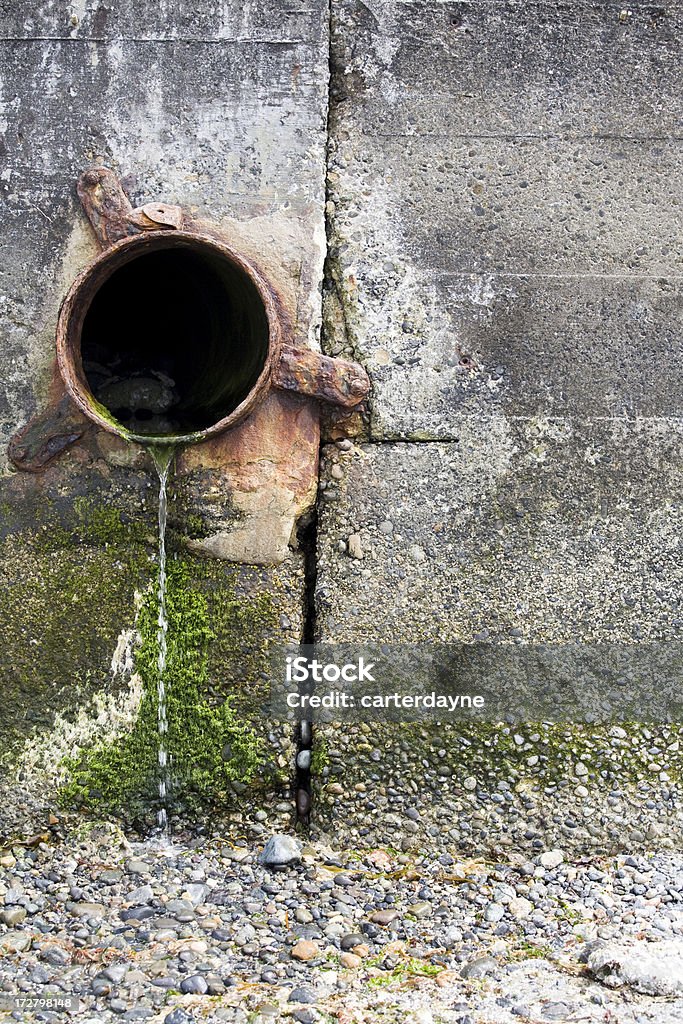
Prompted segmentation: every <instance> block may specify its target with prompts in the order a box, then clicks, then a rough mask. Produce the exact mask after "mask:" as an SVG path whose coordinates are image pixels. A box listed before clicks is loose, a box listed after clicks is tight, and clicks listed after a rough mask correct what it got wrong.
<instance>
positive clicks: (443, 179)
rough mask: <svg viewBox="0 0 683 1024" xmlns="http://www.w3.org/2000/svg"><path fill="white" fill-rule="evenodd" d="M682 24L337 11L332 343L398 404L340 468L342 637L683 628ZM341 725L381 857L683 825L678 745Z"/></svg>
mask: <svg viewBox="0 0 683 1024" xmlns="http://www.w3.org/2000/svg"><path fill="white" fill-rule="evenodd" d="M680 28H681V6H680V5H679V4H676V3H674V4H668V5H666V9H665V8H664V7H659V6H654V5H652V4H634V5H630V7H629V9H628V10H626V9H625V5H621V4H617V3H612V2H607V3H602V2H601V3H592V2H589V3H562V4H553V3H545V2H531V3H527V2H524V3H522V2H516V0H511V2H508V3H500V2H497V0H481V2H473V3H448V4H443V3H393V2H386V3H369V4H362V3H357V2H355V0H339V2H338V3H335V4H334V5H333V40H332V53H333V71H334V74H333V82H332V97H333V106H332V115H331V125H332V129H331V134H332V146H331V154H330V160H329V167H328V189H329V200H330V202H331V204H333V205H332V206H329V205H328V209H331V210H333V212H332V214H331V223H332V231H331V240H330V250H329V268H330V269H329V275H328V276H329V290H328V294H327V311H328V316H327V327H328V330H327V337H326V344H327V345H328V346H330V350H332V351H338V350H339V351H342V350H347V351H352V352H353V353H355V355H356V356H357V357H360V358H362V360H363V361H364V362H365V364H366V366H367V367H368V369H369V370H370V372H371V374H372V379H373V385H374V394H373V400H372V413H371V425H370V430H369V435H368V437H367V440H366V442H365V443H361V444H358V445H357V446H356V448H355V450H354V451H351V452H343V451H340V450H339V448H338V447H336V446H330V447H329V448H328V450H327V454H326V460H325V466H324V470H323V488H324V489H323V490H322V492H321V516H320V532H319V566H318V589H317V607H318V629H319V634H320V637H321V638H324V639H326V640H329V641H334V640H345V641H353V640H356V641H359V640H385V641H386V640H405V641H438V640H443V641H447V642H450V643H455V644H463V645H467V644H472V643H473V642H475V641H485V642H488V643H492V644H496V645H505V647H501V657H503V656H506V657H507V656H509V652H510V645H516V646H517V647H519V648H521V650H520V653H519V657H523V653H524V649H529V650H531V649H532V647H533V645H536V644H540V643H545V644H548V643H551V644H552V643H558V644H571V643H574V644H580V645H586V650H587V651H591V650H592V651H593V652H594V653H595V652H599V650H600V648H599V647H598V646H596V645H599V644H605V643H615V642H616V643H623V644H638V643H647V642H652V641H661V642H677V641H678V640H679V638H680V636H681V628H682V626H683V620H682V619H681V615H680V593H681V559H680V537H681V504H680V494H681V482H682V479H681V471H682V468H683V467H682V464H681V454H680V440H679V439H680V431H681V421H680V413H681V405H680V401H681V399H680V396H681V387H680V372H681V371H680V364H681V360H680V354H681V342H682V340H683V339H682V336H681V310H682V308H683V302H682V293H681V239H680V230H679V225H680V194H679V193H680V191H681V190H680V179H681V169H682V162H681V156H682V153H681V141H680V123H681V115H682V108H681V97H680V90H679V89H678V87H677V75H678V71H677V68H678V65H679V59H680ZM418 442H419V443H418ZM350 535H356V537H355V538H354V541H353V550H352V551H351V552H350V551H349V547H348V538H349V536H350ZM359 544H360V549H361V552H362V557H361V558H357V557H351V556H352V555H353V554H355V553H357V551H358V545H359ZM525 645H526V646H525ZM323 735H324V737H325V742H326V743H327V745H328V748H329V765H328V768H327V772H328V775H327V778H326V780H325V783H326V784H325V785H321V787H320V790H319V800H320V802H321V803H322V804H323V805H324V804H325V803H327V805H328V815H329V819H328V820H329V821H330V823H331V826H332V827H333V828H339V827H341V828H345V827H347V826H348V823H349V822H352V826H351V827H352V828H353V829H354V831H355V836H356V838H357V837H359V836H360V837H364V841H369V842H372V841H378V838H379V837H380V836H381V834H382V833H384V834H385V835H386V833H387V831H390V832H391V833H392V834H394V835H395V836H396V843H397V844H398V843H399V842H405V843H406V845H407V846H410V845H411V844H414V843H415V842H416V841H418V839H419V837H420V835H424V834H425V832H429V830H430V829H432V830H433V829H434V828H435V827H436V829H437V831H438V830H439V829H441V830H445V832H446V834H448V833H449V832H450V837H451V839H452V840H453V841H454V842H457V843H460V844H465V845H469V846H470V847H471V848H473V849H475V850H481V849H483V848H486V847H487V846H488V847H490V846H492V845H493V846H497V845H500V844H503V845H505V844H511V843H512V844H514V845H515V846H524V845H527V846H528V845H531V844H533V843H534V842H535V843H537V844H538V843H544V842H552V841H553V840H555V841H557V842H560V843H562V844H564V845H572V844H573V845H574V846H578V847H584V848H585V847H587V846H592V845H594V844H602V845H607V846H609V845H615V844H616V845H619V844H620V843H623V842H625V841H628V842H635V843H642V842H645V843H647V842H652V841H662V835H664V834H668V835H672V834H674V832H675V829H676V828H677V827H678V825H677V824H674V821H677V820H678V819H677V818H676V817H675V816H676V814H677V813H678V812H677V808H678V806H679V797H678V795H677V792H678V791H677V790H676V787H675V786H672V780H674V779H676V780H677V779H678V777H679V772H680V761H679V755H678V745H677V744H678V740H677V732H676V730H667V729H664V730H663V731H658V730H656V729H655V730H651V731H648V730H646V731H645V733H644V734H643V733H641V732H640V730H639V729H637V728H636V729H634V730H632V731H631V732H630V733H629V735H628V736H627V735H626V734H625V733H624V734H623V735H622V730H621V729H619V728H617V730H616V731H610V730H609V729H594V730H587V729H581V728H574V729H567V728H561V727H557V728H556V729H554V730H553V729H545V728H540V729H539V728H536V727H535V726H530V727H522V726H517V727H512V728H500V729H494V730H490V731H489V730H487V729H483V730H481V731H480V732H478V731H477V730H476V729H474V730H473V729H471V728H468V727H465V728H464V729H463V728H461V729H457V728H453V727H448V726H443V727H428V728H418V727H417V726H413V727H408V726H405V727H403V728H398V727H390V728H387V729H380V728H378V726H377V723H373V724H372V726H370V725H368V726H366V727H365V728H364V729H363V728H358V727H354V728H352V729H350V730H349V729H336V730H335V729H327V730H326V729H321V730H319V735H318V739H319V740H320V741H322V737H323ZM515 736H516V738H515ZM577 764H578V766H579V767H578V769H577ZM465 782H466V783H467V785H464V783H465ZM639 786H641V789H640V790H638V787H639ZM648 800H649V803H648V802H647V801H648ZM648 830H649V831H648Z"/></svg>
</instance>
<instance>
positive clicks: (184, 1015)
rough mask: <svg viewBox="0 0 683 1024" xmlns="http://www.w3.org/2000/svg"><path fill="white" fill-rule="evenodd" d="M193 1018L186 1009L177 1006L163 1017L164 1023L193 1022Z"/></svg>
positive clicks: (186, 1023)
mask: <svg viewBox="0 0 683 1024" xmlns="http://www.w3.org/2000/svg"><path fill="white" fill-rule="evenodd" d="M194 1020H195V1018H194V1017H193V1016H192V1014H191V1013H188V1012H187V1010H182V1009H181V1008H180V1007H179V1006H177V1007H176V1008H175V1010H171V1012H170V1013H167V1014H166V1016H165V1017H164V1024H193V1021H194Z"/></svg>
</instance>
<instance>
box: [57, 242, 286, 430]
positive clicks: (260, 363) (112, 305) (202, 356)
mask: <svg viewBox="0 0 683 1024" xmlns="http://www.w3.org/2000/svg"><path fill="white" fill-rule="evenodd" d="M133 249H134V247H133ZM150 250H151V251H150ZM86 295H87V296H88V297H87V298H86V300H85V302H84V307H83V308H84V312H83V313H82V315H81V316H77V317H76V318H75V324H74V329H73V330H70V331H69V334H70V335H71V338H70V345H69V349H70V351H71V353H72V356H73V357H75V360H74V361H75V370H76V374H75V375H76V378H77V380H78V382H79V383H80V385H81V386H82V385H83V384H85V385H86V388H85V389H84V390H85V391H86V395H85V398H86V401H87V400H88V399H89V397H90V396H88V395H87V391H89V392H90V394H91V396H92V397H93V398H94V399H95V401H96V402H97V403H99V405H100V406H102V407H104V409H105V410H106V412H107V414H108V416H109V417H111V418H112V419H113V420H114V421H115V422H114V424H113V425H114V427H116V426H118V425H120V426H122V427H123V428H124V429H125V431H126V432H128V433H129V434H132V435H134V436H135V435H141V436H143V437H149V436H157V437H158V436H162V437H181V436H188V435H190V434H196V433H198V432H203V431H206V430H207V429H209V428H211V427H213V426H215V425H216V424H219V423H221V421H224V420H225V419H226V418H228V417H230V416H231V414H232V413H234V412H235V410H236V409H237V408H238V407H239V406H240V405H241V403H243V402H244V401H245V399H246V398H247V397H248V396H249V395H250V393H251V392H252V391H253V390H254V388H255V387H256V385H257V384H259V382H260V381H261V380H262V377H263V373H264V370H265V368H266V366H267V363H268V358H269V351H270V329H269V320H268V314H267V311H266V308H265V305H264V300H263V297H262V295H261V293H260V291H259V289H258V287H257V285H256V283H255V281H254V280H252V278H251V277H250V275H249V273H248V272H247V271H246V270H245V269H244V268H243V267H242V266H240V265H238V264H237V263H236V262H234V261H233V260H231V259H230V258H229V257H228V255H227V254H226V253H225V252H224V251H222V250H221V249H220V248H219V247H217V246H215V245H214V244H213V243H211V242H208V241H201V240H191V241H182V240H179V239H178V236H177V235H176V236H170V237H168V236H166V237H159V238H158V239H157V240H156V242H155V243H154V246H153V247H152V246H149V245H148V246H147V248H146V250H145V251H144V252H142V253H141V254H138V253H137V252H135V251H134V252H133V255H132V256H130V255H129V254H127V255H126V257H125V258H124V260H122V259H121V256H120V254H119V257H118V259H115V260H114V269H113V270H112V269H111V268H110V267H107V266H106V261H105V264H104V267H103V268H100V273H96V274H95V279H94V280H93V281H92V282H88V287H87V288H86ZM79 325H80V330H79ZM79 343H80V344H79ZM74 348H76V350H78V348H80V353H79V352H78V351H75V352H74ZM79 355H80V359H79V358H78V356H79ZM226 425H227V424H226Z"/></svg>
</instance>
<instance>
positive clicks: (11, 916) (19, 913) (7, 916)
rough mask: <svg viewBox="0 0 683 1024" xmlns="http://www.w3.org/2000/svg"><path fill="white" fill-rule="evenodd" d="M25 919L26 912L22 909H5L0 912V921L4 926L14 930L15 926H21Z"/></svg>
mask: <svg viewBox="0 0 683 1024" xmlns="http://www.w3.org/2000/svg"><path fill="white" fill-rule="evenodd" d="M25 917H26V910H25V908H24V907H5V908H4V909H3V910H0V921H2V923H3V924H6V925H7V927H8V928H14V926H15V925H17V924H21V922H22V921H23V920H24V919H25Z"/></svg>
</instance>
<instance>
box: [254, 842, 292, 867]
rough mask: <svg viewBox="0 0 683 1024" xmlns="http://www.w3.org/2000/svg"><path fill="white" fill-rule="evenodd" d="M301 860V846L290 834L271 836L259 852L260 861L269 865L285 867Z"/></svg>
mask: <svg viewBox="0 0 683 1024" xmlns="http://www.w3.org/2000/svg"><path fill="white" fill-rule="evenodd" d="M300 860H301V847H300V846H299V844H298V843H297V841H296V839H294V838H293V837H292V836H288V835H274V836H271V837H270V839H269V840H268V842H267V843H266V845H265V846H264V848H263V850H262V851H261V853H260V854H259V862H260V863H261V864H265V865H266V866H267V867H284V866H285V865H288V864H296V863H298V862H299V861H300Z"/></svg>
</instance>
